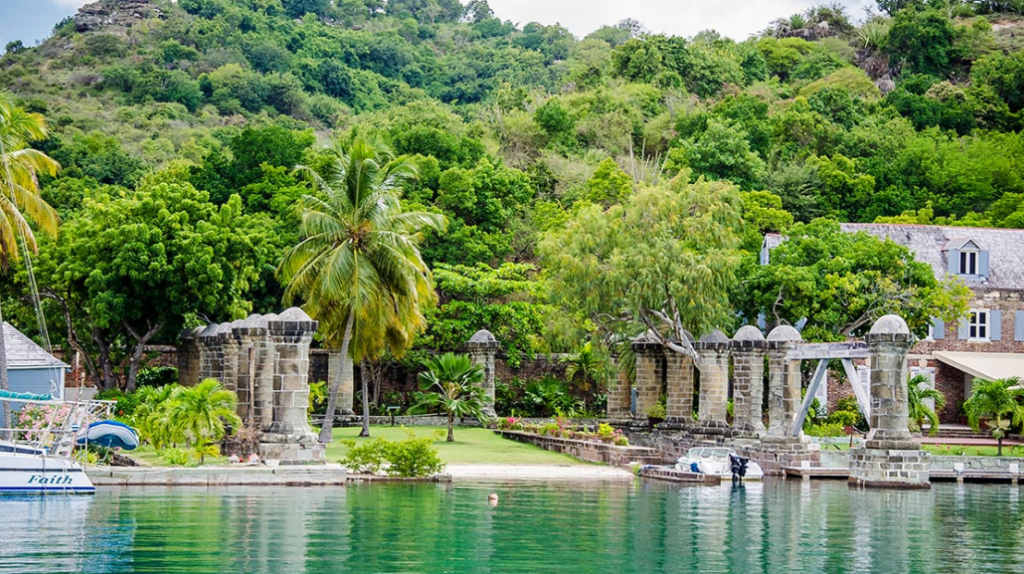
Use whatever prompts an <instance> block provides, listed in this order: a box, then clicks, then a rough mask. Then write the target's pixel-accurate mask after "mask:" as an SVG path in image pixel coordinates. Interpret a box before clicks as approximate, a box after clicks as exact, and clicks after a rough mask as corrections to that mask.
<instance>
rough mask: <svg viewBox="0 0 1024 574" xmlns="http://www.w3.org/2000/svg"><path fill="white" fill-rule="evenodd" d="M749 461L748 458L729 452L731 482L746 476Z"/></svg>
mask: <svg viewBox="0 0 1024 574" xmlns="http://www.w3.org/2000/svg"><path fill="white" fill-rule="evenodd" d="M749 462H750V459H749V458H743V457H742V456H740V455H738V454H729V468H730V470H732V481H733V482H743V477H745V476H747V463H749Z"/></svg>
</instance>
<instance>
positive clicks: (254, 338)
mask: <svg viewBox="0 0 1024 574" xmlns="http://www.w3.org/2000/svg"><path fill="white" fill-rule="evenodd" d="M261 319H262V317H261V316H260V315H249V317H247V318H246V319H245V320H244V321H242V322H241V324H239V325H237V326H235V327H232V329H231V333H232V334H233V335H234V337H235V340H236V341H238V360H237V370H236V371H235V372H236V376H235V389H236V393H237V394H238V416H240V417H242V422H243V423H245V424H246V425H253V426H255V425H256V412H255V406H256V405H255V403H254V396H255V394H256V367H257V364H258V363H257V360H258V352H259V351H258V349H257V348H256V345H257V342H258V341H259V340H260V339H262V338H264V337H266V334H267V328H266V324H265V323H263V322H262V321H261Z"/></svg>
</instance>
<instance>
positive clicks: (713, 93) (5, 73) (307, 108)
mask: <svg viewBox="0 0 1024 574" xmlns="http://www.w3.org/2000/svg"><path fill="white" fill-rule="evenodd" d="M879 5H880V6H879V12H878V15H876V16H872V17H870V18H869V19H867V20H866V21H861V20H857V19H855V18H854V17H853V16H852V15H850V14H847V13H845V12H844V11H843V10H842V9H841V8H840V7H838V5H822V6H819V7H816V8H813V9H811V10H809V11H808V12H807V13H805V14H797V15H792V16H788V17H782V18H780V19H779V20H777V21H775V22H770V23H768V22H766V23H765V31H764V32H763V33H761V34H759V35H757V36H756V37H752V38H750V39H747V40H744V41H742V42H737V41H734V40H731V39H727V38H722V37H720V36H719V35H718V34H716V33H715V32H713V31H707V32H702V33H701V34H698V35H697V36H696V37H693V38H685V39H684V38H677V37H665V36H659V35H650V34H648V33H646V32H645V31H644V30H643V29H642V27H641V26H640V25H639V24H638V23H636V22H631V21H624V22H621V23H619V24H616V25H609V26H606V27H604V28H601V29H599V30H597V31H595V32H593V33H592V34H590V35H588V36H587V37H585V38H575V37H573V36H572V35H571V34H570V33H569V32H568V31H567V30H565V29H564V28H561V27H558V26H543V25H539V24H535V23H531V24H527V25H525V26H523V27H517V26H515V25H513V24H512V23H510V22H507V21H501V20H500V19H498V18H496V17H494V15H493V13H492V12H491V10H490V8H489V7H488V6H487V3H486V2H485V1H482V0H474V1H473V2H470V3H469V5H468V6H463V5H462V4H460V3H459V2H458V1H457V0H179V1H178V2H176V3H172V2H169V1H166V0H103V1H102V2H99V3H97V4H93V5H89V6H86V7H85V8H83V10H82V12H81V13H80V14H79V16H78V17H77V18H76V19H69V20H67V21H64V22H61V23H58V24H57V25H56V26H55V28H54V33H53V36H52V37H51V38H49V39H48V40H46V41H45V42H44V43H43V44H42V45H40V46H38V47H35V48H26V47H23V46H21V45H20V44H12V45H9V46H7V48H6V53H5V54H4V55H3V57H2V58H0V89H3V90H6V91H8V92H10V93H11V94H13V96H14V98H15V100H16V101H17V103H18V104H19V105H20V106H22V107H23V108H24V109H25V110H27V111H30V112H37V113H40V114H42V115H43V116H45V117H46V118H47V122H48V125H49V128H50V136H49V138H48V139H46V140H44V141H41V142H36V144H35V147H36V148H37V149H40V150H42V151H45V152H46V153H47V154H49V155H50V156H51V157H52V158H54V159H56V160H57V161H58V162H60V164H61V165H62V168H63V169H62V171H61V172H60V174H59V175H58V176H57V177H48V176H43V177H42V178H41V180H40V184H41V193H42V196H43V198H44V199H46V200H47V201H48V202H49V203H50V204H51V205H52V206H54V207H55V208H56V209H57V211H58V212H59V213H60V215H61V217H62V220H63V229H62V232H61V235H60V237H59V238H58V239H56V240H44V241H41V243H42V246H41V250H40V254H39V256H38V259H39V260H38V263H37V270H36V271H37V274H38V280H39V283H40V287H41V288H43V289H45V290H48V291H50V295H51V298H50V300H48V302H47V313H48V314H52V316H53V317H52V320H51V335H52V337H53V338H54V339H55V340H57V341H63V342H65V343H69V344H70V341H68V339H76V341H75V342H76V344H78V345H80V346H81V347H82V348H83V349H85V350H87V351H88V352H89V353H92V354H95V355H96V356H98V357H103V353H101V352H100V351H99V350H98V349H99V348H102V347H104V346H108V347H111V348H112V349H113V350H112V351H109V353H107V358H106V359H103V358H101V359H97V364H95V365H92V366H91V367H92V368H95V369H96V370H97V371H102V370H103V369H104V366H103V364H102V363H103V362H104V361H109V362H110V363H111V365H110V369H111V370H113V371H117V370H118V369H120V368H122V367H121V366H120V365H122V364H123V362H124V361H125V359H126V357H127V354H128V353H130V352H131V351H132V349H133V348H134V347H133V345H135V344H138V343H140V341H141V334H142V332H144V331H147V330H149V329H153V328H155V327H159V328H156V329H155V331H154V333H153V335H152V336H151V337H149V338H148V339H146V342H150V343H152V342H160V341H173V340H174V339H175V337H176V335H177V333H178V332H179V329H180V328H183V327H184V326H187V325H192V324H196V323H197V321H198V320H199V319H209V320H214V321H218V320H226V319H231V318H237V317H240V316H243V315H244V314H245V313H247V312H249V311H256V312H270V311H273V310H276V309H279V308H280V304H281V294H282V288H281V286H280V285H278V283H277V280H276V279H275V277H274V269H275V268H276V267H277V264H278V261H279V260H280V257H281V253H282V251H283V250H284V249H285V248H286V247H288V246H290V245H293V244H294V243H295V242H296V241H297V226H298V216H297V215H296V210H295V207H294V206H295V202H296V200H297V199H298V198H299V197H300V196H302V195H303V194H305V193H308V190H309V188H308V184H307V182H306V181H304V180H303V179H302V178H300V177H299V176H297V175H295V174H294V173H293V171H292V168H293V167H294V166H295V165H297V164H302V165H308V166H311V167H313V168H314V169H321V168H324V167H326V163H325V162H326V160H325V155H324V154H323V153H322V151H321V150H322V149H323V148H324V146H325V144H327V143H328V142H329V141H331V140H332V139H337V140H339V141H342V142H344V141H348V140H350V139H351V138H353V137H355V136H358V137H362V138H365V139H370V140H376V141H381V142H385V143H386V144H387V145H389V146H390V147H391V148H392V149H393V150H394V151H395V152H396V153H397V154H407V155H410V156H414V158H415V161H416V163H417V164H418V166H419V174H420V175H419V178H418V180H416V182H415V183H410V184H407V185H406V186H405V187H404V188H403V190H402V196H403V203H404V204H406V206H411V207H418V208H423V209H427V210H432V211H438V212H442V213H444V214H445V215H446V216H447V217H448V219H449V227H448V232H447V233H445V234H443V235H437V236H433V237H430V238H428V239H427V241H426V243H425V244H424V248H423V251H424V256H425V258H426V260H427V263H428V264H429V265H430V266H431V267H433V268H434V269H435V280H436V282H437V287H438V289H439V294H440V303H441V305H440V307H438V308H437V309H432V310H430V312H429V316H428V319H430V321H429V325H430V326H429V328H428V330H427V332H426V333H425V334H424V336H423V337H421V339H420V344H421V345H423V346H430V347H451V346H453V345H455V344H457V343H458V342H461V341H464V340H465V339H466V338H468V335H469V334H472V332H473V331H474V330H476V329H478V328H482V327H488V328H491V329H492V330H494V331H495V332H496V334H497V335H498V336H499V338H500V339H501V340H502V342H503V343H504V344H505V346H506V347H507V348H511V349H512V352H513V355H514V356H521V355H522V354H529V353H532V352H535V351H539V350H554V351H563V350H570V349H572V348H574V347H575V346H576V345H577V344H578V342H579V341H580V340H581V337H585V336H588V335H587V334H588V333H595V332H597V331H598V326H597V324H596V323H598V321H597V319H595V317H594V316H587V314H586V313H584V312H582V311H581V310H580V309H579V308H573V304H567V305H568V307H564V308H563V309H567V310H568V311H569V312H563V311H559V310H558V308H557V305H558V304H559V302H558V300H557V299H558V298H557V297H554V298H552V297H547V296H545V292H546V290H545V284H544V281H543V276H544V271H545V270H544V269H542V267H544V265H543V263H544V261H542V259H541V257H540V254H539V253H538V251H537V246H538V242H539V241H540V239H541V238H542V237H543V236H544V234H545V233H549V234H557V233H558V231H559V230H561V229H563V228H564V226H565V225H566V222H567V221H569V220H571V219H572V218H574V217H575V216H576V215H577V214H578V213H580V212H581V210H585V209H586V207H585V206H588V205H595V204H596V205H599V206H602V207H603V208H608V207H614V206H616V205H619V204H626V203H628V202H629V199H630V197H632V196H633V195H634V194H636V193H639V192H640V191H641V190H643V189H647V188H653V187H658V186H663V185H665V184H666V182H668V181H669V180H673V181H674V182H675V183H676V184H678V185H682V184H684V183H685V182H697V181H699V180H701V178H703V179H704V180H707V181H716V180H721V181H728V182H731V183H732V184H734V185H735V186H737V187H738V188H739V190H740V191H741V193H740V195H739V197H740V198H741V199H742V203H743V208H742V211H743V218H744V223H743V225H744V227H743V229H742V230H741V231H740V232H739V235H740V238H741V239H742V243H743V249H745V250H746V253H747V256H748V257H749V261H752V260H753V258H752V256H751V255H750V254H751V253H752V252H754V251H756V250H757V248H758V247H759V244H760V238H761V236H762V235H763V233H764V232H772V231H785V230H787V229H788V228H789V226H791V225H793V224H794V223H808V222H811V221H812V220H815V219H817V218H828V219H833V220H838V221H863V222H867V221H875V220H879V219H881V220H889V221H905V222H919V223H945V224H956V225H985V226H997V227H998V226H1006V227H1024V136H1022V134H1021V129H1022V127H1024V111H1022V109H1024V51H1022V49H1024V40H1021V38H1022V37H1024V16H1022V15H1021V14H1022V12H1024V5H1022V4H1021V2H1019V1H1009V2H976V1H972V2H965V1H958V2H957V1H954V2H949V1H945V0H944V1H942V2H938V1H931V0H929V1H925V0H902V1H899V2H894V1H885V2H879ZM780 16H785V15H781V14H780ZM140 189H143V190H146V194H148V195H146V196H145V197H146V198H148V199H145V198H143V196H141V195H138V194H137V192H136V191H133V190H140ZM183 205H187V206H191V207H188V208H187V209H185V208H183V207H181V206H183ZM161 209H164V211H161ZM182 209H185V211H184V212H183V213H188V214H189V216H188V217H186V218H184V219H185V220H188V221H183V220H182V219H175V218H174V217H173V214H174V213H176V212H178V211H181V210H182ZM167 212H169V213H170V214H171V216H167ZM132 217H136V218H138V219H137V220H132V219H131V218H132ZM165 217H167V220H166V221H164V219H162V218H165ZM127 221H141V222H145V224H138V225H136V227H130V226H128V225H127V223H126V222H127ZM151 221H154V222H156V223H153V225H152V226H151V229H148V230H145V229H141V228H140V227H139V225H141V227H146V226H147V225H148V224H149V222H151ZM209 222H212V223H209ZM112 229H124V232H123V234H122V235H120V236H115V235H114V234H113V233H104V231H105V230H112ZM146 233H152V234H163V235H164V236H165V237H166V238H180V237H191V236H190V235H189V234H195V236H196V237H201V238H202V240H201V241H200V243H198V244H193V243H188V242H187V241H184V240H182V243H183V245H181V246H180V247H181V250H180V251H179V252H178V253H179V256H180V257H182V258H184V259H182V260H183V261H184V260H185V259H188V260H189V261H196V262H197V263H194V264H189V266H188V267H187V268H186V267H184V265H185V264H184V263H182V264H181V265H182V266H181V267H175V266H174V265H169V266H168V267H167V268H166V269H164V270H163V271H162V274H161V275H160V276H159V277H155V278H154V277H150V276H146V277H147V278H146V280H145V281H143V280H138V281H133V282H132V286H131V289H127V288H124V289H122V288H121V287H116V286H117V285H121V286H122V287H123V284H124V282H125V281H126V279H125V278H126V277H135V278H136V279H138V278H139V277H142V276H145V275H146V273H148V272H150V271H152V269H153V267H152V266H151V265H150V266H148V267H146V268H145V269H142V267H144V266H145V262H146V261H148V259H147V257H148V256H149V255H152V252H147V249H149V247H146V246H145V245H143V246H141V247H138V250H137V251H135V252H131V253H120V252H119V251H118V249H119V247H121V246H125V249H124V250H123V251H125V252H128V251H130V249H128V248H127V247H128V246H133V245H134V238H136V237H138V236H139V234H142V235H145V234H146ZM101 236H102V239H100V237H101ZM197 241H199V240H197ZM185 243H188V245H185ZM104 245H106V247H104ZM167 245H169V244H168V243H166V242H165V243H163V244H161V249H164V248H165V247H166V248H167V249H170V247H167ZM193 249H194V250H195V251H189V250H193ZM115 252H118V253H120V255H119V257H123V258H124V259H125V261H123V262H121V263H119V264H118V265H117V266H115V267H116V269H112V270H109V271H104V269H107V268H106V267H104V265H106V264H107V263H109V260H110V257H111V255H109V254H110V253H115ZM147 253H149V255H147ZM161 253H163V251H161ZM132 265H139V266H140V269H136V270H131V267H132ZM18 269H19V267H18V266H17V265H15V267H14V268H13V269H12V270H11V271H9V273H8V276H9V277H11V278H13V279H12V281H7V282H5V283H6V285H5V287H3V292H2V293H3V295H4V297H5V305H6V304H7V302H8V301H9V302H10V304H11V305H12V307H18V306H19V305H20V306H22V307H23V308H21V310H20V311H16V313H20V314H22V315H24V316H25V317H28V313H29V309H28V308H27V307H24V305H23V301H24V280H25V279H24V277H25V275H24V273H23V272H21V271H19V270H18ZM747 272H749V271H741V272H740V273H741V276H742V273H747ZM183 274H187V275H188V276H189V277H190V278H191V279H190V281H193V282H195V283H196V284H197V285H192V286H190V287H189V289H184V288H181V289H178V286H175V285H174V284H175V282H178V283H180V282H182V281H183V279H182V276H183ZM147 281H149V282H147ZM198 284H201V285H198ZM115 287H116V288H115ZM200 287H201V288H200ZM176 289H177V290H178V291H180V294H177V295H176V294H175V293H176V291H175V290H176ZM115 292H116V295H115V294H113V293H115ZM154 294H159V296H158V297H157V299H158V301H156V302H155V303H154V301H152V300H151V298H152V297H154V296H155V295H154ZM734 300H735V301H734V304H735V305H740V306H743V307H744V310H745V311H746V312H747V313H748V314H749V313H754V312H756V311H758V308H759V307H760V308H761V310H763V307H764V305H765V303H764V302H763V301H761V302H759V301H754V300H744V302H743V303H739V302H737V301H740V300H743V297H734ZM57 303H63V304H64V305H65V306H66V308H67V310H68V313H65V312H64V310H65V309H64V308H63V307H62V306H61V305H59V304H57ZM563 303H564V302H563ZM769 303H770V301H769ZM161 305H163V307H161ZM164 307H166V308H164ZM5 308H6V307H5ZM158 308H159V309H158ZM791 311H792V313H799V312H804V311H805V310H799V309H793V310H791ZM132 317H133V318H132ZM154 317H157V318H158V319H154ZM67 318H70V320H71V323H72V325H71V327H72V329H70V330H69V329H68V328H67V327H68V324H67V323H68V322H67V320H66V319H67ZM143 318H146V321H143ZM795 318H799V315H797V316H796V317H795ZM790 319H794V318H793V317H790ZM147 321H148V323H147ZM26 323H31V322H30V321H26ZM129 326H131V329H129V328H128V327H129ZM119 349H120V350H119Z"/></svg>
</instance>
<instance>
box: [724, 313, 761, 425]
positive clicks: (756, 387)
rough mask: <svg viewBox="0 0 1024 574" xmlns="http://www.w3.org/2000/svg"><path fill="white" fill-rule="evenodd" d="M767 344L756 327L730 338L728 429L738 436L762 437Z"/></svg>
mask: <svg viewBox="0 0 1024 574" xmlns="http://www.w3.org/2000/svg"><path fill="white" fill-rule="evenodd" d="M766 348H767V342H766V341H765V339H764V335H762V334H761V331H760V330H759V329H758V328H757V327H752V326H750V325H747V326H746V327H743V328H742V329H740V330H739V331H737V332H736V336H735V337H733V338H732V365H733V386H732V413H733V414H732V427H733V428H734V429H735V430H736V431H737V433H738V434H739V435H740V436H743V437H748V438H758V437H760V436H761V435H763V434H764V432H765V428H764V423H763V422H762V421H761V405H762V403H763V401H764V354H765V349H766Z"/></svg>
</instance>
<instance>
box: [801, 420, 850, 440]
mask: <svg viewBox="0 0 1024 574" xmlns="http://www.w3.org/2000/svg"><path fill="white" fill-rule="evenodd" d="M843 426H844V425H841V424H838V423H825V424H820V425H811V426H809V427H807V428H805V429H804V434H806V435H807V436H818V437H826V436H827V437H834V436H846V429H844V428H843Z"/></svg>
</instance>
